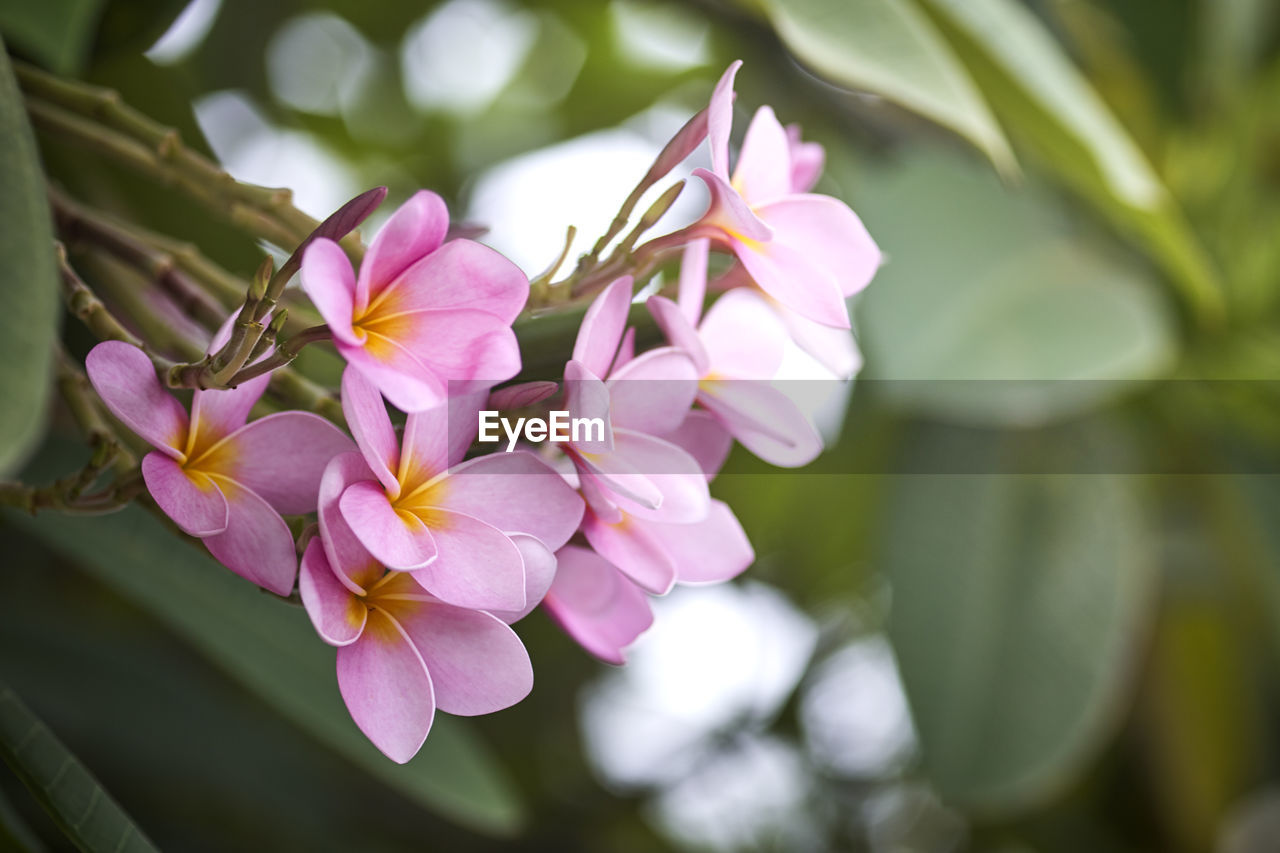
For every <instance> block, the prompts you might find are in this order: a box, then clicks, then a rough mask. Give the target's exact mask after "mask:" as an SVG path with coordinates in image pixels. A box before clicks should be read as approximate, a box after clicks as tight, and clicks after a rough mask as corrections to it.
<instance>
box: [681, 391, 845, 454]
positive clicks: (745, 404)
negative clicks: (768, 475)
mask: <svg viewBox="0 0 1280 853" xmlns="http://www.w3.org/2000/svg"><path fill="white" fill-rule="evenodd" d="M698 402H700V403H701V404H702V405H703V406H704V407H706V409H707V410H708V411H710V412H711V413H712V414H713V415H715V416H716V418H718V419H719V421H720V422H721V423H722V424H724V426H725V428H726V429H727V430H729V432H730V433H732V434H733V437H734V438H736V439H737V440H738V441H739V442H741V443H742V446H743V447H745V448H747V450H750V451H751V452H752V453H754V454H755V455H756V456H759V457H760V458H761V459H763V460H764V461H765V462H768V463H769V464H771V465H777V466H779V467H781V468H798V467H800V466H801V465H808V464H809V463H810V462H812V461H813V460H814V459H815V458H817V456H818V454H819V453H821V452H822V437H821V436H820V435H818V431H817V430H816V429H814V427H813V424H811V423H809V419H808V418H806V417H805V416H804V413H803V412H801V411H800V409H799V408H798V407H797V406H796V404H795V402H794V401H793V400H792V399H791V398H790V397H788V396H787V395H786V394H784V393H783V392H782V391H780V390H778V389H777V388H775V387H773V386H772V385H770V384H769V383H768V382H760V381H755V380H750V379H725V380H719V381H709V382H704V383H703V385H702V392H701V393H700V394H699V395H698Z"/></svg>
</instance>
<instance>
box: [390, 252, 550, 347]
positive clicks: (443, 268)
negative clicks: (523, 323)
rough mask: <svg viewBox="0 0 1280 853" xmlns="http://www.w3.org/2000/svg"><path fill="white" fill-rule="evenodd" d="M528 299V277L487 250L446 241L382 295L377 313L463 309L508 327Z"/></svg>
mask: <svg viewBox="0 0 1280 853" xmlns="http://www.w3.org/2000/svg"><path fill="white" fill-rule="evenodd" d="M528 298H529V279H528V278H527V277H526V276H525V274H524V273H523V272H521V271H520V268H519V267H517V266H516V265H515V264H513V263H512V262H511V261H509V260H507V259H506V258H505V257H503V256H502V255H500V254H498V253H497V252H496V251H494V250H493V249H490V248H489V247H488V246H482V245H481V244H479V243H475V242H472V241H471V240H450V241H449V242H448V243H445V244H444V245H443V246H441V247H440V248H439V249H437V250H436V251H434V252H432V253H431V254H430V255H427V256H426V257H424V258H422V259H421V260H419V261H417V262H416V263H414V264H413V265H412V266H410V267H409V268H408V269H406V270H405V271H404V272H403V273H401V275H400V277H399V278H397V279H396V280H395V281H394V282H393V283H392V284H391V285H390V286H389V287H388V288H387V289H386V290H385V291H383V293H382V295H381V297H380V299H379V301H378V303H377V305H376V306H375V308H376V309H377V311H378V313H380V314H381V313H396V312H407V311H423V310H432V311H439V310H447V309H460V308H465V309H468V310H476V311H484V312H485V313H487V314H491V315H493V316H494V317H496V318H497V319H498V320H499V321H500V322H501V323H503V324H504V325H507V326H510V325H511V323H512V322H513V321H514V320H515V318H516V317H517V316H518V315H519V314H520V311H521V310H523V308H524V303H525V301H526V300H527V299H528Z"/></svg>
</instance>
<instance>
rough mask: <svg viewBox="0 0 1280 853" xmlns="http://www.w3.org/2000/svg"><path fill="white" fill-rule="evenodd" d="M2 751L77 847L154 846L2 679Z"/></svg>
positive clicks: (107, 851)
mask: <svg viewBox="0 0 1280 853" xmlns="http://www.w3.org/2000/svg"><path fill="white" fill-rule="evenodd" d="M0 755H2V756H3V757H4V760H5V761H6V762H7V763H8V765H9V766H10V767H11V768H13V772H14V773H16V774H17V775H18V778H20V779H21V780H22V782H23V784H24V785H26V786H27V788H28V789H30V791H31V793H32V794H34V795H35V797H36V799H38V800H39V801H40V804H41V805H42V806H44V808H45V810H46V811H48V812H49V814H50V816H51V817H52V818H53V820H54V822H55V823H57V825H58V828H59V829H61V830H62V831H63V833H65V834H66V836H67V838H69V839H70V840H71V841H72V842H74V843H75V845H76V847H78V848H79V849H81V850H84V851H86V853H90V852H91V853H142V851H147V850H155V849H156V848H155V846H154V845H152V844H151V842H150V841H148V840H147V837H146V836H145V835H143V834H142V831H141V830H140V829H138V827H136V826H135V825H134V824H133V821H132V820H130V819H129V816H128V815H127V814H125V813H124V811H122V810H121V808H120V806H119V805H117V804H116V801H115V800H113V799H111V795H110V794H108V793H107V792H106V791H104V790H103V789H102V787H101V786H100V785H99V784H98V781H97V780H96V779H94V778H93V775H92V774H91V773H90V772H89V771H88V769H87V768H86V767H85V766H84V765H83V764H81V763H80V761H79V760H78V759H77V758H76V757H75V756H74V755H72V754H71V753H70V752H68V751H67V748H66V747H65V746H63V745H62V742H61V741H59V740H58V738H57V736H56V735H54V733H53V732H51V731H50V730H49V727H48V726H46V725H45V724H44V723H42V722H41V721H40V719H39V718H37V717H36V716H35V715H34V714H32V713H31V710H30V709H29V708H27V706H26V705H24V704H23V703H22V700H21V699H19V698H18V694H16V693H14V692H13V690H12V689H10V688H9V686H8V685H7V684H5V683H3V682H0Z"/></svg>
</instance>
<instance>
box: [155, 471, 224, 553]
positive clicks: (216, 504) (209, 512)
mask: <svg viewBox="0 0 1280 853" xmlns="http://www.w3.org/2000/svg"><path fill="white" fill-rule="evenodd" d="M142 479H143V481H144V482H145V483H146V484H147V491H148V492H150V493H151V497H153V498H155V501H156V503H157V504H159V505H160V508H161V509H162V510H164V513H165V515H167V516H169V517H170V518H172V519H173V521H174V523H175V524H177V525H178V526H179V527H181V528H182V529H183V531H185V532H186V533H189V534H191V535H192V536H212V535H214V534H215V533H221V532H222V531H224V530H226V529H227V513H228V510H227V499H226V498H224V497H223V496H222V492H221V491H220V490H219V489H218V486H217V484H216V483H214V481H213V479H212V478H210V477H208V476H206V475H204V474H201V473H199V472H193V473H191V474H188V473H187V472H186V471H185V470H184V469H183V468H182V466H181V465H179V464H178V463H177V462H175V461H173V459H172V458H170V457H168V456H165V455H164V454H163V453H148V454H147V455H146V456H144V457H142Z"/></svg>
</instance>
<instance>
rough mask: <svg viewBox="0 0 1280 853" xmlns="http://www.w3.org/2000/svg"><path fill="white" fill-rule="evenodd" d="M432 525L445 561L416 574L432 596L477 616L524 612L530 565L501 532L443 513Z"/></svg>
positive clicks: (466, 517) (477, 521) (434, 511)
mask: <svg viewBox="0 0 1280 853" xmlns="http://www.w3.org/2000/svg"><path fill="white" fill-rule="evenodd" d="M344 500H345V496H344ZM344 511H345V506H344ZM429 522H430V527H431V536H432V537H433V539H434V540H435V545H436V548H437V549H438V552H439V556H438V557H437V558H436V559H435V560H433V561H432V562H431V563H430V564H429V565H427V566H425V567H424V568H421V569H417V570H416V571H414V573H413V576H414V578H415V579H416V580H417V581H418V583H420V584H422V586H423V588H424V589H426V590H427V592H429V593H431V594H432V595H434V596H435V597H436V598H438V599H440V600H441V601H444V602H446V603H448V604H454V605H457V606H458V607H470V608H473V609H476V610H520V609H522V608H523V607H524V604H525V599H524V560H523V559H522V558H521V556H520V549H519V548H517V547H516V546H515V543H513V542H512V541H511V540H510V539H509V538H507V536H506V535H505V534H504V533H503V532H502V531H501V530H499V529H498V528H496V527H493V526H492V525H489V524H486V523H484V522H483V521H481V520H480V519H478V518H473V517H472V516H469V515H466V514H464V513H460V512H452V511H449V510H444V509H438V508H433V509H431V510H430V517H429ZM356 529H357V530H359V528H356Z"/></svg>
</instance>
